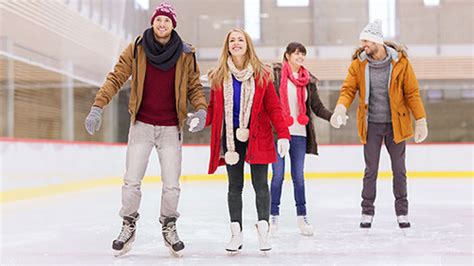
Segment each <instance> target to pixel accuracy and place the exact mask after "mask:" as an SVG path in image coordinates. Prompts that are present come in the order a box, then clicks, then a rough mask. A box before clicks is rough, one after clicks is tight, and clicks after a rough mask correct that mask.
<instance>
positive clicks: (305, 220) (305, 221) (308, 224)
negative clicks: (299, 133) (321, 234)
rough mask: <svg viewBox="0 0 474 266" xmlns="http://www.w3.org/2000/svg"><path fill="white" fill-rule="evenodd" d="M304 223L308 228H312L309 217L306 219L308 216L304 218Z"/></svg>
mask: <svg viewBox="0 0 474 266" xmlns="http://www.w3.org/2000/svg"><path fill="white" fill-rule="evenodd" d="M303 223H304V224H305V225H307V226H310V225H311V224H310V223H309V221H308V217H306V216H303Z"/></svg>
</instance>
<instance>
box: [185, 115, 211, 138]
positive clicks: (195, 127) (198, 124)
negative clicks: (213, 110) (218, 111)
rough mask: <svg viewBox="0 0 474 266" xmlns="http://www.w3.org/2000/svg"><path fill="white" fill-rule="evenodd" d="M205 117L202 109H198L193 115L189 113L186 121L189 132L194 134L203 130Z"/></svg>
mask: <svg viewBox="0 0 474 266" xmlns="http://www.w3.org/2000/svg"><path fill="white" fill-rule="evenodd" d="M206 115H207V112H206V110H204V109H199V110H198V111H197V112H195V113H194V114H192V113H189V114H188V119H187V120H186V124H188V126H189V131H190V132H193V133H194V132H199V131H201V130H203V129H204V126H205V124H206Z"/></svg>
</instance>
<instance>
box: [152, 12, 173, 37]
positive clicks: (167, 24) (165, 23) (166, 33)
mask: <svg viewBox="0 0 474 266" xmlns="http://www.w3.org/2000/svg"><path fill="white" fill-rule="evenodd" d="M172 30H173V22H172V21H171V19H170V18H168V17H167V16H156V18H155V20H154V21H153V32H154V33H155V36H156V37H157V38H158V39H166V38H169V37H170V36H171V31H172Z"/></svg>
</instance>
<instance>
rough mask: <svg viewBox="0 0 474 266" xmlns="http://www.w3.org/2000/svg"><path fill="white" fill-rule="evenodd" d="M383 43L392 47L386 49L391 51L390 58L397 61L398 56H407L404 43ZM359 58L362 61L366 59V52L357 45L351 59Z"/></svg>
mask: <svg viewBox="0 0 474 266" xmlns="http://www.w3.org/2000/svg"><path fill="white" fill-rule="evenodd" d="M384 44H385V45H386V46H388V47H389V48H392V51H387V52H391V53H392V58H393V59H394V60H395V61H398V60H399V59H400V57H406V58H408V53H407V50H408V48H407V47H406V46H405V45H404V44H398V43H395V42H391V41H384ZM357 58H359V60H360V61H364V60H366V59H367V54H366V53H365V51H364V49H363V48H362V47H358V48H357V49H356V50H355V52H354V54H353V55H352V60H355V59H357Z"/></svg>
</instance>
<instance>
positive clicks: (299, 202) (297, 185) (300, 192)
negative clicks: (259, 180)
mask: <svg viewBox="0 0 474 266" xmlns="http://www.w3.org/2000/svg"><path fill="white" fill-rule="evenodd" d="M288 154H289V155H290V163H291V178H292V180H293V194H294V197H295V203H296V215H297V216H304V215H306V197H305V189H304V160H305V156H306V137H304V136H291V139H290V150H289V153H288ZM285 157H286V156H285ZM272 170H273V171H272V172H273V174H272V183H271V196H272V201H271V202H272V207H271V210H270V213H271V214H272V215H280V199H281V190H282V186H283V179H284V176H285V158H281V157H280V155H278V154H277V161H276V162H275V163H273V164H272Z"/></svg>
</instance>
